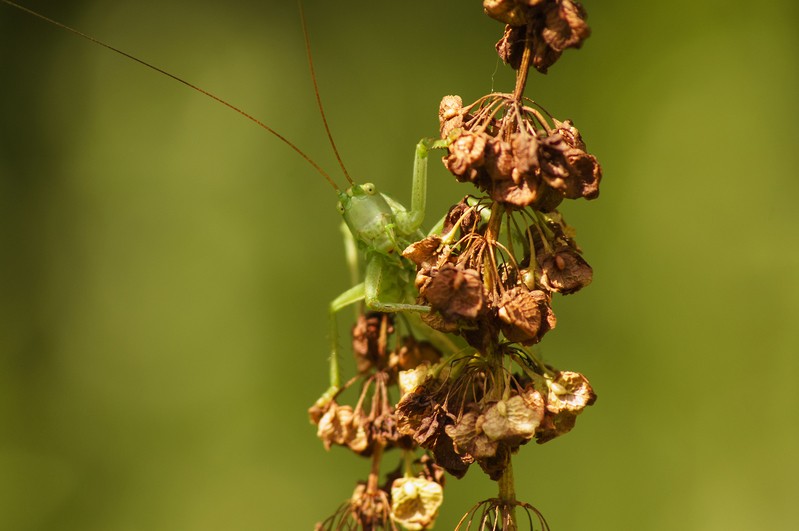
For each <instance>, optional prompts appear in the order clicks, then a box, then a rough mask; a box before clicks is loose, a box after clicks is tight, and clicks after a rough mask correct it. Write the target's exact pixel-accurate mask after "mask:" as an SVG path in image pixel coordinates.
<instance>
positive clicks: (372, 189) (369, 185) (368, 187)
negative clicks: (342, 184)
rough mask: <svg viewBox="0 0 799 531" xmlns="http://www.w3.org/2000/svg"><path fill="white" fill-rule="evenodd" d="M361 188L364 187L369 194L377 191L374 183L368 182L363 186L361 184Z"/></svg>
mask: <svg viewBox="0 0 799 531" xmlns="http://www.w3.org/2000/svg"><path fill="white" fill-rule="evenodd" d="M361 188H363V191H364V192H366V193H367V194H369V195H375V192H376V191H377V189H375V185H373V184H372V183H366V184H364V185H363V186H361Z"/></svg>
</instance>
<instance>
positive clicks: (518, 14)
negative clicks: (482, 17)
mask: <svg viewBox="0 0 799 531" xmlns="http://www.w3.org/2000/svg"><path fill="white" fill-rule="evenodd" d="M483 10H484V11H485V13H486V14H487V15H488V16H490V17H491V18H494V19H496V20H499V21H500V22H504V23H505V24H506V26H505V34H504V35H503V36H502V39H500V41H499V42H498V43H497V44H496V48H497V52H498V53H499V56H500V58H501V59H502V60H503V61H504V62H505V63H507V64H508V65H510V66H511V68H513V69H514V70H518V69H519V68H521V66H522V59H523V56H524V50H525V44H526V43H527V42H528V41H529V44H528V46H527V47H528V48H529V49H530V51H531V55H532V64H533V66H534V67H535V68H536V70H538V71H539V72H541V73H546V71H547V69H548V68H549V67H550V66H552V65H553V64H554V63H555V61H557V60H558V59H559V58H560V55H561V54H562V53H563V51H564V50H565V49H566V48H579V47H580V46H581V45H582V44H583V41H584V40H585V39H586V38H588V36H589V35H590V34H591V30H590V28H589V27H588V24H586V22H585V18H586V12H585V9H583V6H582V5H580V3H579V2H572V1H571V0H483Z"/></svg>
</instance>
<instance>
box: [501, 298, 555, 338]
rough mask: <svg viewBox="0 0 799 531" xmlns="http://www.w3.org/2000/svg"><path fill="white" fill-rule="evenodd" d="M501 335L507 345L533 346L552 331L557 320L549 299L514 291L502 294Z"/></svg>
mask: <svg viewBox="0 0 799 531" xmlns="http://www.w3.org/2000/svg"><path fill="white" fill-rule="evenodd" d="M498 314H499V318H500V319H501V320H502V321H503V325H502V333H503V334H505V337H506V338H508V340H509V341H512V342H514V343H522V344H523V345H532V344H534V343H538V342H539V341H541V338H542V337H544V334H545V333H547V332H548V331H549V330H551V329H553V328H555V324H556V323H557V320H556V318H555V313H554V312H553V311H552V308H551V306H550V298H549V296H548V295H547V294H546V293H544V292H543V291H541V290H533V291H530V290H528V289H527V288H525V287H516V288H513V289H511V290H510V291H507V292H505V293H504V294H503V296H502V299H501V300H500V301H499V311H498Z"/></svg>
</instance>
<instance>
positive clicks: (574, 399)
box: [547, 371, 596, 414]
mask: <svg viewBox="0 0 799 531" xmlns="http://www.w3.org/2000/svg"><path fill="white" fill-rule="evenodd" d="M595 401H596V394H595V393H594V390H593V389H592V388H591V383H590V382H589V381H588V378H586V377H585V376H583V375H582V374H580V373H579V372H572V371H561V372H559V373H558V375H557V377H556V378H555V379H554V380H553V381H552V382H551V383H550V385H549V395H548V396H547V410H548V411H551V412H552V413H560V412H561V411H568V412H570V413H574V414H578V413H580V412H582V410H583V409H585V408H586V407H587V406H590V405H591V404H593V403H594V402H595Z"/></svg>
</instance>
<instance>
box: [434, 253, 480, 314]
mask: <svg viewBox="0 0 799 531" xmlns="http://www.w3.org/2000/svg"><path fill="white" fill-rule="evenodd" d="M420 295H422V296H423V297H424V298H425V299H427V301H428V302H429V303H430V307H431V308H432V309H433V310H435V311H438V312H440V313H441V315H443V316H444V317H445V318H447V319H450V320H457V319H459V318H465V319H475V318H476V317H477V316H478V315H479V314H480V312H481V310H482V309H483V307H484V305H485V297H484V294H483V284H482V282H481V281H480V273H479V272H477V271H475V270H474V269H464V268H463V267H461V266H457V265H452V264H444V265H443V266H442V267H441V268H440V269H439V270H438V271H437V272H434V273H433V274H432V275H431V280H430V283H429V284H428V285H427V286H425V288H424V289H423V290H421V291H420Z"/></svg>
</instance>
